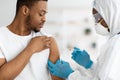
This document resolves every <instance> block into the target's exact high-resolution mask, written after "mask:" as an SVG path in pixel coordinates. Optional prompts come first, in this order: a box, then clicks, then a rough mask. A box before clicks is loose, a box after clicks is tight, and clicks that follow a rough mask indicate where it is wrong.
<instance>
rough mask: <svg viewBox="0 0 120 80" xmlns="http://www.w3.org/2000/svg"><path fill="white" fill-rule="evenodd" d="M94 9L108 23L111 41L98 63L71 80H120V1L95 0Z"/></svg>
mask: <svg viewBox="0 0 120 80" xmlns="http://www.w3.org/2000/svg"><path fill="white" fill-rule="evenodd" d="M94 8H95V9H96V10H97V11H98V13H100V14H101V16H102V17H103V19H104V20H105V22H106V23H107V25H108V27H109V29H110V34H109V36H110V37H109V39H108V41H107V42H106V44H105V45H104V46H102V47H101V51H100V56H99V57H98V59H97V63H96V64H93V66H92V67H91V68H90V69H89V70H87V69H86V70H83V69H80V71H75V72H73V73H72V74H70V76H69V78H68V79H69V80H119V79H120V0H95V1H94Z"/></svg>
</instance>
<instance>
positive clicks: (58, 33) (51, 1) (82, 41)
mask: <svg viewBox="0 0 120 80" xmlns="http://www.w3.org/2000/svg"><path fill="white" fill-rule="evenodd" d="M92 5H93V0H48V14H47V16H46V17H47V22H46V24H45V26H44V28H43V29H42V32H43V33H46V34H51V35H53V36H54V37H55V39H56V41H57V43H58V46H59V49H60V53H61V54H60V57H61V59H63V60H65V61H68V62H70V64H71V66H72V67H74V68H76V67H77V66H76V65H77V64H75V63H74V61H72V60H71V58H70V57H71V53H72V50H73V47H75V46H76V47H79V48H80V49H85V50H86V51H88V53H89V54H90V56H91V58H92V59H93V60H94V61H95V59H96V57H97V56H98V55H99V53H98V52H99V49H100V46H101V45H102V44H103V43H104V42H105V38H104V37H102V36H100V35H97V34H96V32H95V30H94V19H93V16H92ZM15 8H16V0H1V1H0V26H1V27H2V26H6V25H8V24H10V23H11V22H12V20H13V18H14V15H15Z"/></svg>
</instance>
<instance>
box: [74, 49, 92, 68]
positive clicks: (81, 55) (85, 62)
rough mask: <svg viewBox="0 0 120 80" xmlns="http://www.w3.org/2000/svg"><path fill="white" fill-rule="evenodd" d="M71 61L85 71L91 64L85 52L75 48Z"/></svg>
mask: <svg viewBox="0 0 120 80" xmlns="http://www.w3.org/2000/svg"><path fill="white" fill-rule="evenodd" d="M72 59H73V60H74V61H75V62H77V63H78V64H79V65H81V66H83V67H85V68H86V69H88V68H90V67H91V66H92V64H93V62H92V61H91V59H90V56H89V54H88V53H87V52H86V51H85V50H83V51H82V50H80V49H79V48H77V47H74V50H73V52H72Z"/></svg>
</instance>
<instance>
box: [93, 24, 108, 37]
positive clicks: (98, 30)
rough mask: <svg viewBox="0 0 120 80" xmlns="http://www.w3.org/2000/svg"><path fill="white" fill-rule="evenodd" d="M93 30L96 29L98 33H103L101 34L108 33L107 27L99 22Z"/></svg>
mask: <svg viewBox="0 0 120 80" xmlns="http://www.w3.org/2000/svg"><path fill="white" fill-rule="evenodd" d="M95 30H96V33H98V34H100V35H103V36H107V35H109V32H108V28H105V27H104V26H102V25H101V24H100V23H97V24H96V26H95Z"/></svg>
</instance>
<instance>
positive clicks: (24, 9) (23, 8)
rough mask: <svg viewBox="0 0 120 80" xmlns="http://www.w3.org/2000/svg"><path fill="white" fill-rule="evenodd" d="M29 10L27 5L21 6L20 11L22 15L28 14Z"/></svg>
mask: <svg viewBox="0 0 120 80" xmlns="http://www.w3.org/2000/svg"><path fill="white" fill-rule="evenodd" d="M29 12H30V10H29V8H28V7H27V6H22V13H23V15H24V16H27V15H28V14H29Z"/></svg>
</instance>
